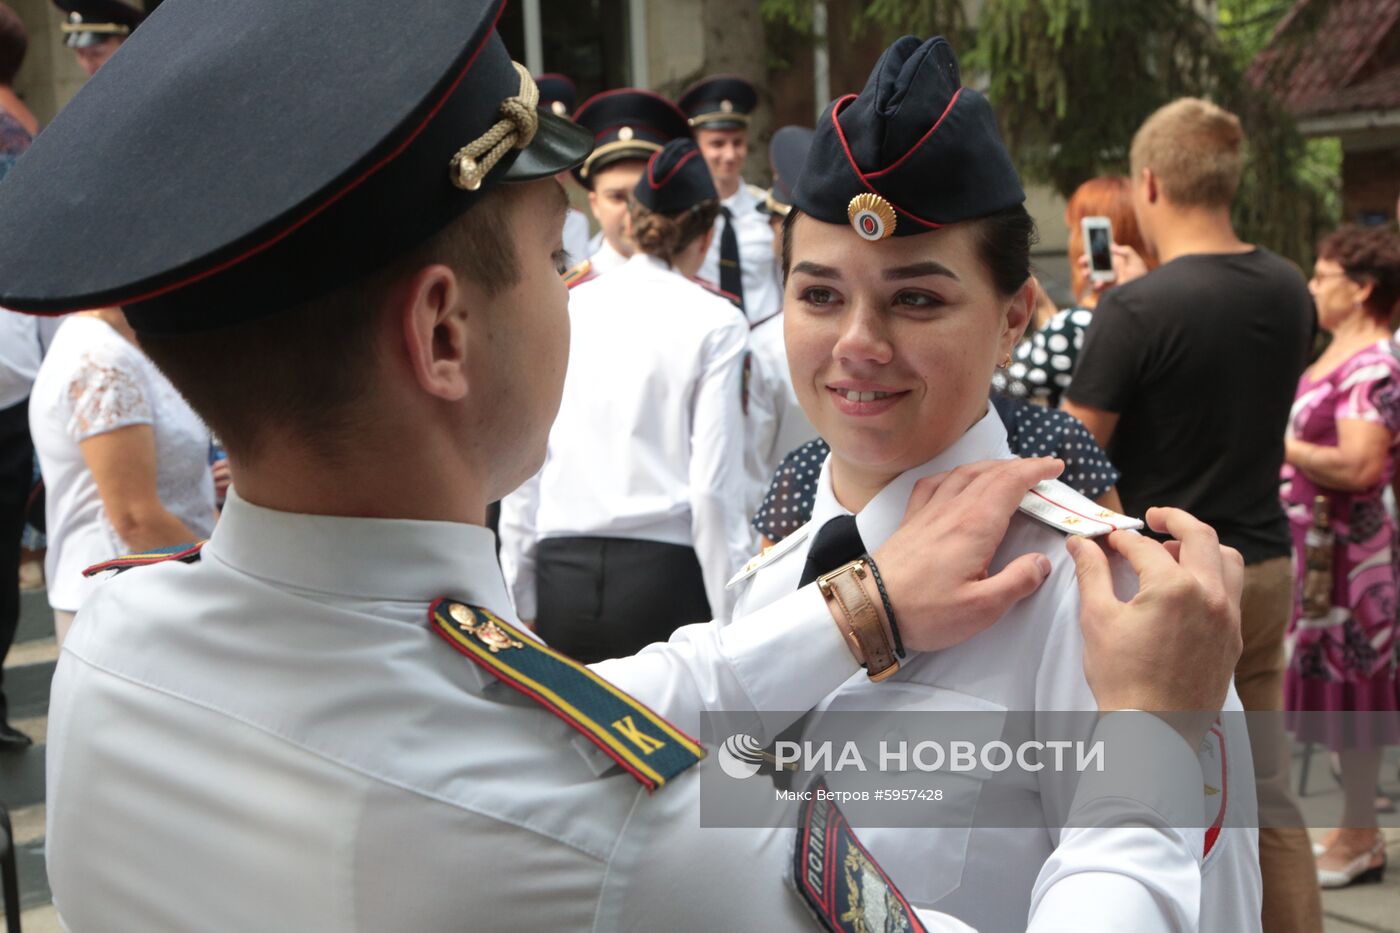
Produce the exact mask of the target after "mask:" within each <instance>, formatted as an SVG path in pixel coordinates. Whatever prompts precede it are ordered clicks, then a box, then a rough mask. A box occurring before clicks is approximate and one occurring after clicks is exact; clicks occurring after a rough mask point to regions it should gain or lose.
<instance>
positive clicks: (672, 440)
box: [501, 254, 755, 618]
mask: <svg viewBox="0 0 1400 933" xmlns="http://www.w3.org/2000/svg"><path fill="white" fill-rule="evenodd" d="M569 318H570V321H571V327H572V329H571V332H570V346H569V372H568V376H567V377H566V379H565V382H564V399H563V403H562V404H561V405H560V408H559V415H558V417H557V418H556V419H555V421H554V427H553V428H552V429H551V430H550V433H549V449H548V453H547V454H546V456H545V463H544V467H543V468H542V469H541V471H540V473H539V475H538V476H537V477H536V478H535V479H534V480H531V482H530V483H527V484H526V487H525V488H523V489H522V490H519V491H517V492H516V493H513V494H512V495H510V496H508V497H506V499H505V500H504V501H503V502H502V503H501V563H502V565H503V566H504V567H505V568H506V578H507V579H508V580H509V581H510V583H511V588H512V592H513V593H514V595H515V598H516V601H517V602H516V605H517V607H518V608H519V610H520V612H521V614H522V615H524V616H525V617H526V618H531V617H533V615H534V585H535V575H534V550H535V545H536V542H538V541H539V540H541V539H543V538H551V537H574V536H589V537H612V538H632V539H635V540H642V541H660V542H663V543H666V544H678V545H682V546H684V547H693V548H694V549H695V554H696V556H697V557H698V558H699V560H700V569H701V572H702V573H703V575H704V580H705V593H706V595H707V596H708V597H709V600H710V608H711V610H712V612H713V613H714V614H715V615H716V616H722V617H727V615H728V612H727V607H726V600H727V593H726V590H725V582H726V581H727V580H728V579H729V576H730V574H732V573H733V572H734V571H735V570H736V569H738V568H739V567H740V566H742V565H743V563H744V561H745V560H747V559H748V557H749V555H750V554H752V553H753V550H754V546H755V537H754V534H753V531H752V530H751V529H750V527H749V524H748V519H747V516H746V515H745V514H744V511H743V510H742V509H739V508H735V507H734V506H735V503H737V502H742V501H743V500H744V497H745V496H746V495H747V494H748V491H749V488H750V485H751V484H750V481H749V479H748V474H747V473H746V471H745V467H744V448H745V443H746V437H747V435H746V433H745V432H746V430H747V429H746V427H745V423H744V411H743V398H742V395H743V366H744V354H745V352H746V350H747V347H748V325H747V324H746V323H745V322H744V317H743V315H741V314H740V313H739V311H738V309H736V308H735V307H734V306H733V305H731V304H730V303H729V302H728V301H726V300H725V299H723V298H721V297H719V296H718V295H715V294H713V293H712V292H710V291H708V290H706V289H705V288H704V287H702V286H701V285H698V284H697V283H695V282H692V281H690V280H688V279H686V278H685V277H684V276H683V275H681V274H680V273H678V272H676V271H675V270H673V269H671V268H670V267H669V266H667V265H666V264H665V263H664V262H662V261H661V260H659V259H655V258H653V257H651V256H647V255H644V254H638V255H636V256H634V257H632V259H631V260H629V261H628V262H627V263H626V264H625V265H624V266H623V267H622V268H620V269H616V270H613V271H612V272H609V273H607V274H606V275H603V276H600V277H599V278H596V279H592V280H589V281H585V282H582V283H580V284H579V285H578V286H577V287H575V288H574V289H572V290H571V291H570V292H569Z"/></svg>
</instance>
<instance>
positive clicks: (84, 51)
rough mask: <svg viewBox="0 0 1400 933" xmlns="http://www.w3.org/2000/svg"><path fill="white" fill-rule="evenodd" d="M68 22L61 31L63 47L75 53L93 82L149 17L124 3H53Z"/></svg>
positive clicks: (88, 0)
mask: <svg viewBox="0 0 1400 933" xmlns="http://www.w3.org/2000/svg"><path fill="white" fill-rule="evenodd" d="M53 2H54V6H56V7H58V8H59V9H60V10H62V11H63V12H64V13H65V14H67V19H66V20H64V23H63V25H62V26H61V27H59V28H60V29H61V31H62V32H63V35H64V40H63V43H64V45H66V46H68V47H69V48H70V49H72V50H73V55H74V56H76V57H77V59H78V64H79V65H81V66H82V68H83V71H85V72H87V76H88V77H89V78H91V77H92V76H93V75H95V74H96V73H97V69H99V68H101V67H102V66H103V65H105V64H106V63H107V59H109V58H111V57H112V56H113V55H114V54H115V53H116V51H117V49H119V48H121V44H122V43H123V42H125V41H126V37H127V36H129V35H131V32H132V30H133V29H135V28H136V27H137V26H139V25H141V21H142V20H144V19H145V18H146V14H145V13H143V12H142V11H141V10H139V9H137V8H136V7H134V6H132V5H131V4H129V3H123V2H122V0H53Z"/></svg>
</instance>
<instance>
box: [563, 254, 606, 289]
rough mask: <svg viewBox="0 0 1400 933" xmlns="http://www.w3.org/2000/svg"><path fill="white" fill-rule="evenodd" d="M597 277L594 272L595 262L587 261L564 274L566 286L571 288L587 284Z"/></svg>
mask: <svg viewBox="0 0 1400 933" xmlns="http://www.w3.org/2000/svg"><path fill="white" fill-rule="evenodd" d="M597 277H598V273H596V272H594V271H593V260H591V259H585V260H584V261H583V262H581V263H579V264H578V265H576V266H574V267H573V268H572V269H570V270H569V271H568V272H565V273H564V284H565V285H567V286H568V287H569V288H573V287H574V286H575V285H578V284H579V283H581V282H586V281H588V280H589V279H594V278H597Z"/></svg>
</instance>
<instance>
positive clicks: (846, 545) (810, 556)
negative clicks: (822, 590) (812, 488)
mask: <svg viewBox="0 0 1400 933" xmlns="http://www.w3.org/2000/svg"><path fill="white" fill-rule="evenodd" d="M864 556H865V542H863V541H861V540H860V531H859V530H858V529H857V528H856V517H855V516H854V515H838V516H836V517H835V518H833V519H830V520H829V521H827V523H826V524H825V525H823V526H822V527H821V530H820V531H818V532H817V536H816V538H815V539H813V541H812V546H811V547H810V548H809V549H808V550H807V563H806V565H805V566H804V567H803V568H802V581H801V582H800V583H798V584H797V585H798V586H799V587H802V586H806V585H807V584H808V583H811V582H812V581H813V580H815V579H816V578H817V577H819V576H821V575H822V574H824V573H830V572H831V571H833V570H835V569H836V568H837V567H842V566H845V565H846V564H849V563H850V562H851V561H853V560H857V559H859V558H861V557H864Z"/></svg>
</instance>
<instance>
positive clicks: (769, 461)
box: [747, 126, 817, 515]
mask: <svg viewBox="0 0 1400 933" xmlns="http://www.w3.org/2000/svg"><path fill="white" fill-rule="evenodd" d="M811 146H812V131H811V130H810V129H808V128H807V127H805V126H785V127H783V128H782V129H780V130H778V131H777V132H776V133H774V134H773V140H772V142H771V143H770V144H769V146H768V159H769V162H770V164H771V165H772V169H773V187H772V188H771V189H770V190H769V191H768V193H767V195H766V196H765V197H764V199H763V201H762V203H760V204H759V212H760V213H761V214H763V215H764V216H765V217H767V218H768V223H769V225H770V227H771V228H772V229H773V234H774V239H773V260H772V262H773V266H774V268H775V269H776V270H777V274H778V276H779V281H781V274H782V266H781V263H782V249H781V247H782V237H781V236H779V232H780V230H781V228H782V222H783V218H784V217H786V216H787V215H788V212H789V211H791V210H792V186H793V184H794V183H795V182H796V181H797V177H798V176H799V175H800V174H801V173H802V165H803V163H805V162H806V161H807V151H808V150H809V149H810V148H811ZM749 351H750V353H751V354H752V355H753V367H752V369H753V372H752V374H751V378H750V381H749V436H750V443H749V454H748V455H749V470H750V472H751V473H752V474H753V476H754V482H755V488H754V495H753V497H752V499H751V500H750V502H749V503H748V505H747V509H748V513H749V515H754V514H755V513H756V512H757V511H758V508H759V506H760V505H761V504H762V502H763V498H764V494H765V493H766V492H767V491H768V486H769V484H770V483H771V482H772V479H773V473H774V471H775V470H777V469H778V466H779V464H781V463H782V461H783V458H784V457H786V456H787V455H788V454H789V453H791V452H792V451H794V450H796V449H797V448H798V447H800V446H802V445H803V444H805V443H807V442H808V441H810V440H813V439H814V438H815V437H816V436H817V431H816V428H814V427H812V422H811V421H809V420H808V418H807V415H806V413H805V412H803V411H802V406H801V405H800V404H799V403H798V401H797V393H796V392H794V391H793V388H792V376H791V374H790V373H789V372H788V359H787V348H786V346H785V345H784V344H783V311H782V306H781V305H780V306H779V308H778V310H777V311H775V312H774V313H773V314H772V316H771V317H768V318H765V319H764V320H761V321H756V322H754V324H753V326H752V328H751V329H750V330H749Z"/></svg>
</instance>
